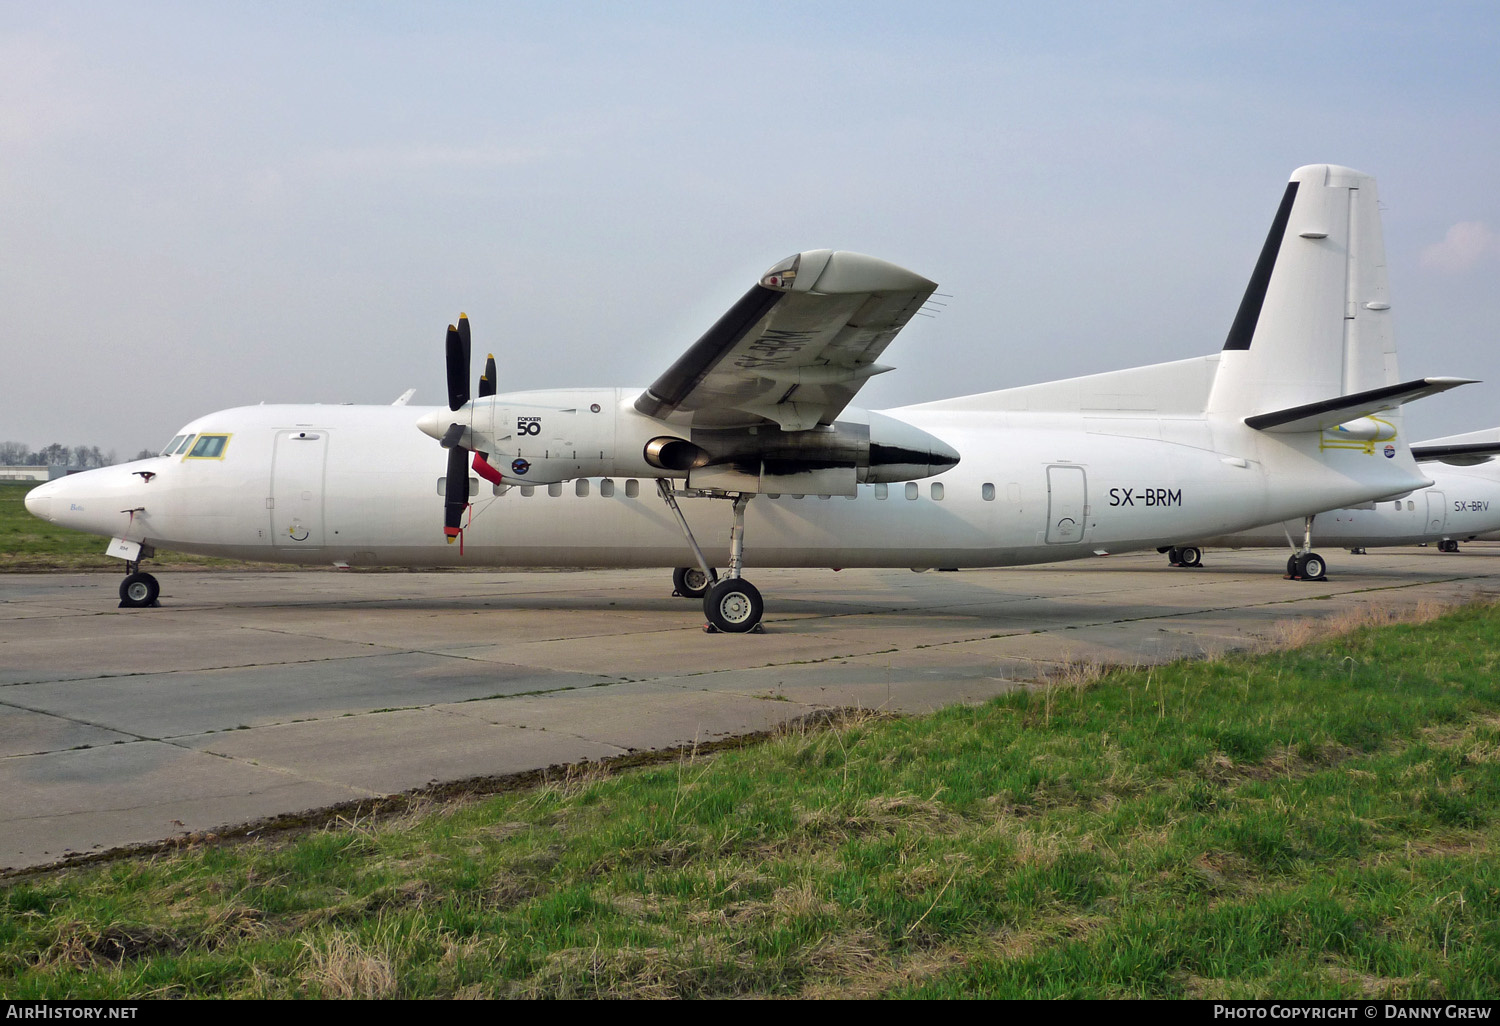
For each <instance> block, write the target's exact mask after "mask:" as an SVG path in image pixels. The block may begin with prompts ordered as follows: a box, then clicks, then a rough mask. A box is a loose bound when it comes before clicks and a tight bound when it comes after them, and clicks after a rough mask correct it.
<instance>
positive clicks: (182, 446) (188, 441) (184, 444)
mask: <svg viewBox="0 0 1500 1026" xmlns="http://www.w3.org/2000/svg"><path fill="white" fill-rule="evenodd" d="M177 437H178V438H180V439H182V441H181V442H179V443H178V445H177V448H175V449H173V450H172V451H171V452H169V453H167V455H168V456H180V455H182V454H183V453H185V452H187V451H188V446H190V445H192V444H193V439H195V438H197V437H198V436H197V435H178V436H177Z"/></svg>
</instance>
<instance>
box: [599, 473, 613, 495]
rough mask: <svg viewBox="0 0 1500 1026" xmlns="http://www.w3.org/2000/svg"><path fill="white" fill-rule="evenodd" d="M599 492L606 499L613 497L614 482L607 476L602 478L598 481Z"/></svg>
mask: <svg viewBox="0 0 1500 1026" xmlns="http://www.w3.org/2000/svg"><path fill="white" fill-rule="evenodd" d="M599 494H600V495H602V496H604V497H605V498H606V499H610V498H613V497H614V494H615V483H614V481H612V480H611V479H610V478H607V477H606V478H605V479H604V480H602V481H600V482H599Z"/></svg>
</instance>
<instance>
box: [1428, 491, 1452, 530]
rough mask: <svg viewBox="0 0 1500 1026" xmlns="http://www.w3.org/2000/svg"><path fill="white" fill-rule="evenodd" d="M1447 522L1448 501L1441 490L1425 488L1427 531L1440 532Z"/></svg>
mask: <svg viewBox="0 0 1500 1026" xmlns="http://www.w3.org/2000/svg"><path fill="white" fill-rule="evenodd" d="M1447 523H1448V503H1447V501H1446V500H1445V499H1444V498H1443V493H1442V492H1435V491H1433V490H1432V489H1431V488H1429V489H1427V533H1428V534H1442V533H1443V527H1444V525H1446V524H1447Z"/></svg>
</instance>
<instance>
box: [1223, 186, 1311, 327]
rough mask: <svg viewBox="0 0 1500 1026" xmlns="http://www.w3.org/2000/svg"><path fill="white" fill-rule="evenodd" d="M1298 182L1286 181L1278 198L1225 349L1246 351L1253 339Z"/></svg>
mask: <svg viewBox="0 0 1500 1026" xmlns="http://www.w3.org/2000/svg"><path fill="white" fill-rule="evenodd" d="M1297 184H1298V183H1297V182H1288V183H1287V185H1286V194H1285V195H1283V196H1282V197H1281V206H1280V208H1278V209H1277V211H1276V219H1275V220H1274V221H1272V222H1271V233H1270V234H1269V235H1267V236H1266V244H1265V246H1264V248H1262V249H1261V251H1260V259H1259V260H1257V261H1255V270H1254V271H1253V272H1252V273H1251V275H1250V284H1249V285H1247V286H1245V296H1244V298H1243V299H1241V300H1240V309H1239V312H1237V313H1236V314H1235V315H1234V323H1233V324H1232V325H1230V327H1229V337H1228V338H1227V339H1225V340H1224V348H1225V349H1249V348H1250V340H1251V339H1252V338H1254V337H1255V325H1256V322H1257V321H1259V320H1260V308H1261V304H1263V303H1264V302H1265V301H1266V288H1267V287H1268V286H1269V285H1270V284H1271V272H1272V271H1273V270H1275V269H1276V254H1277V253H1279V252H1281V240H1282V237H1283V236H1285V235H1286V223H1287V221H1288V220H1290V219H1291V216H1292V203H1293V202H1294V201H1295V200H1296V199H1297Z"/></svg>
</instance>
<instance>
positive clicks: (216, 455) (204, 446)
mask: <svg viewBox="0 0 1500 1026" xmlns="http://www.w3.org/2000/svg"><path fill="white" fill-rule="evenodd" d="M228 444H229V436H228V435H199V436H198V442H197V444H196V445H194V446H193V447H192V448H191V449H190V450H188V454H187V455H186V456H184V457H183V459H185V460H222V459H223V458H224V447H225V446H226V445H228Z"/></svg>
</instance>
